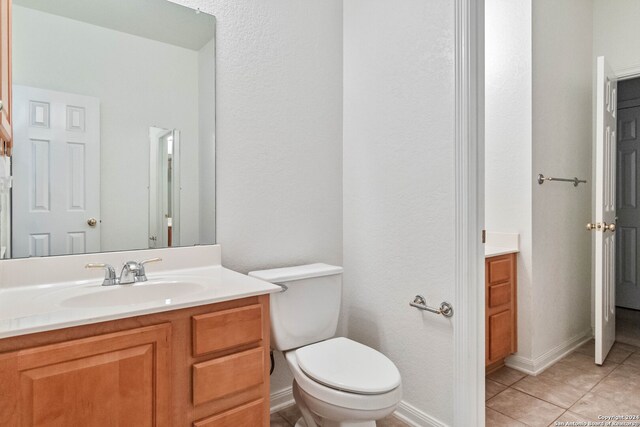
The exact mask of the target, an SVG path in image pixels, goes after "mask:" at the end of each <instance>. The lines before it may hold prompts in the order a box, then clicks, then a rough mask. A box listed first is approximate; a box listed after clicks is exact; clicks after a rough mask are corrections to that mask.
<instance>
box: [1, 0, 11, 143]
mask: <svg viewBox="0 0 640 427" xmlns="http://www.w3.org/2000/svg"><path fill="white" fill-rule="evenodd" d="M11 84H12V83H11V0H0V101H2V109H0V140H1V141H2V142H3V144H4V153H5V154H6V155H11V146H12V143H13V132H12V129H11V108H12V107H11V105H12V102H11Z"/></svg>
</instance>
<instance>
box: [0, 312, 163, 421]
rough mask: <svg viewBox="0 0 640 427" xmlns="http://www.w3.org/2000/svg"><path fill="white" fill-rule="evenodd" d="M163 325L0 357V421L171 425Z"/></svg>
mask: <svg viewBox="0 0 640 427" xmlns="http://www.w3.org/2000/svg"><path fill="white" fill-rule="evenodd" d="M170 339H171V325H170V324H168V323H165V324H160V325H155V326H148V327H144V328H137V329H131V330H127V331H122V332H116V333H112V334H107V335H100V336H95V337H90V338H84V339H79V340H73V341H67V342H62V343H60V344H52V345H46V346H42V347H35V348H31V349H27V350H20V351H16V352H13V353H9V354H5V355H2V356H0V425H2V426H3V427H18V426H20V427H69V426H82V427H110V426H113V427H120V426H136V427H144V426H157V427H163V426H170V425H171V421H170V420H171V409H170V399H171V359H170V357H171V351H170V348H171V343H170Z"/></svg>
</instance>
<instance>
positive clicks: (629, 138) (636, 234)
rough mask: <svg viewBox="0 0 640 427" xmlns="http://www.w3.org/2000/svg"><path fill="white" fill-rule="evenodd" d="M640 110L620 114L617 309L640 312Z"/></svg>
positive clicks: (632, 109)
mask: <svg viewBox="0 0 640 427" xmlns="http://www.w3.org/2000/svg"><path fill="white" fill-rule="evenodd" d="M639 124H640V106H638V107H631V108H621V109H619V110H618V132H617V134H618V149H617V161H616V163H617V185H616V188H617V194H616V214H617V215H618V221H617V227H616V228H617V230H616V235H617V236H616V239H617V247H616V305H617V306H618V307H626V308H631V309H634V310H640V281H639V280H638V273H639V269H638V268H637V267H638V265H640V259H639V258H638V257H640V246H639V245H640V200H638V197H639V196H640V194H639V193H638V179H640V158H639V156H640V134H639V133H638V132H639V131H640V128H638V125H639Z"/></svg>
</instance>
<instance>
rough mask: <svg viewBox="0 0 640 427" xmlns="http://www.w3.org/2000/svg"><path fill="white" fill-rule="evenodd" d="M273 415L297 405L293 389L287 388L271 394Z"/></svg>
mask: <svg viewBox="0 0 640 427" xmlns="http://www.w3.org/2000/svg"><path fill="white" fill-rule="evenodd" d="M270 400H271V413H272V414H273V413H274V412H279V411H282V410H283V409H285V408H288V407H289V406H292V405H294V404H295V403H296V401H295V400H294V399H293V390H292V388H291V387H287V388H285V389H283V390H280V391H276V392H275V393H271V398H270Z"/></svg>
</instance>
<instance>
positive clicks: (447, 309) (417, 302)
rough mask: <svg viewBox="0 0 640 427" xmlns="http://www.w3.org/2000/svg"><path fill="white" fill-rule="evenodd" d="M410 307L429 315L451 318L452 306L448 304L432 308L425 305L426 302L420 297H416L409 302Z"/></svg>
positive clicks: (444, 303)
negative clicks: (426, 312)
mask: <svg viewBox="0 0 640 427" xmlns="http://www.w3.org/2000/svg"><path fill="white" fill-rule="evenodd" d="M409 305H410V306H411V307H415V308H418V309H420V310H424V311H428V312H430V313H435V314H442V315H443V316H444V317H451V316H453V306H452V305H451V304H449V303H448V302H446V301H445V302H443V303H442V304H440V308H433V307H429V306H428V305H427V300H426V299H425V297H423V296H422V295H416V297H415V298H414V299H413V302H410V303H409Z"/></svg>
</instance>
